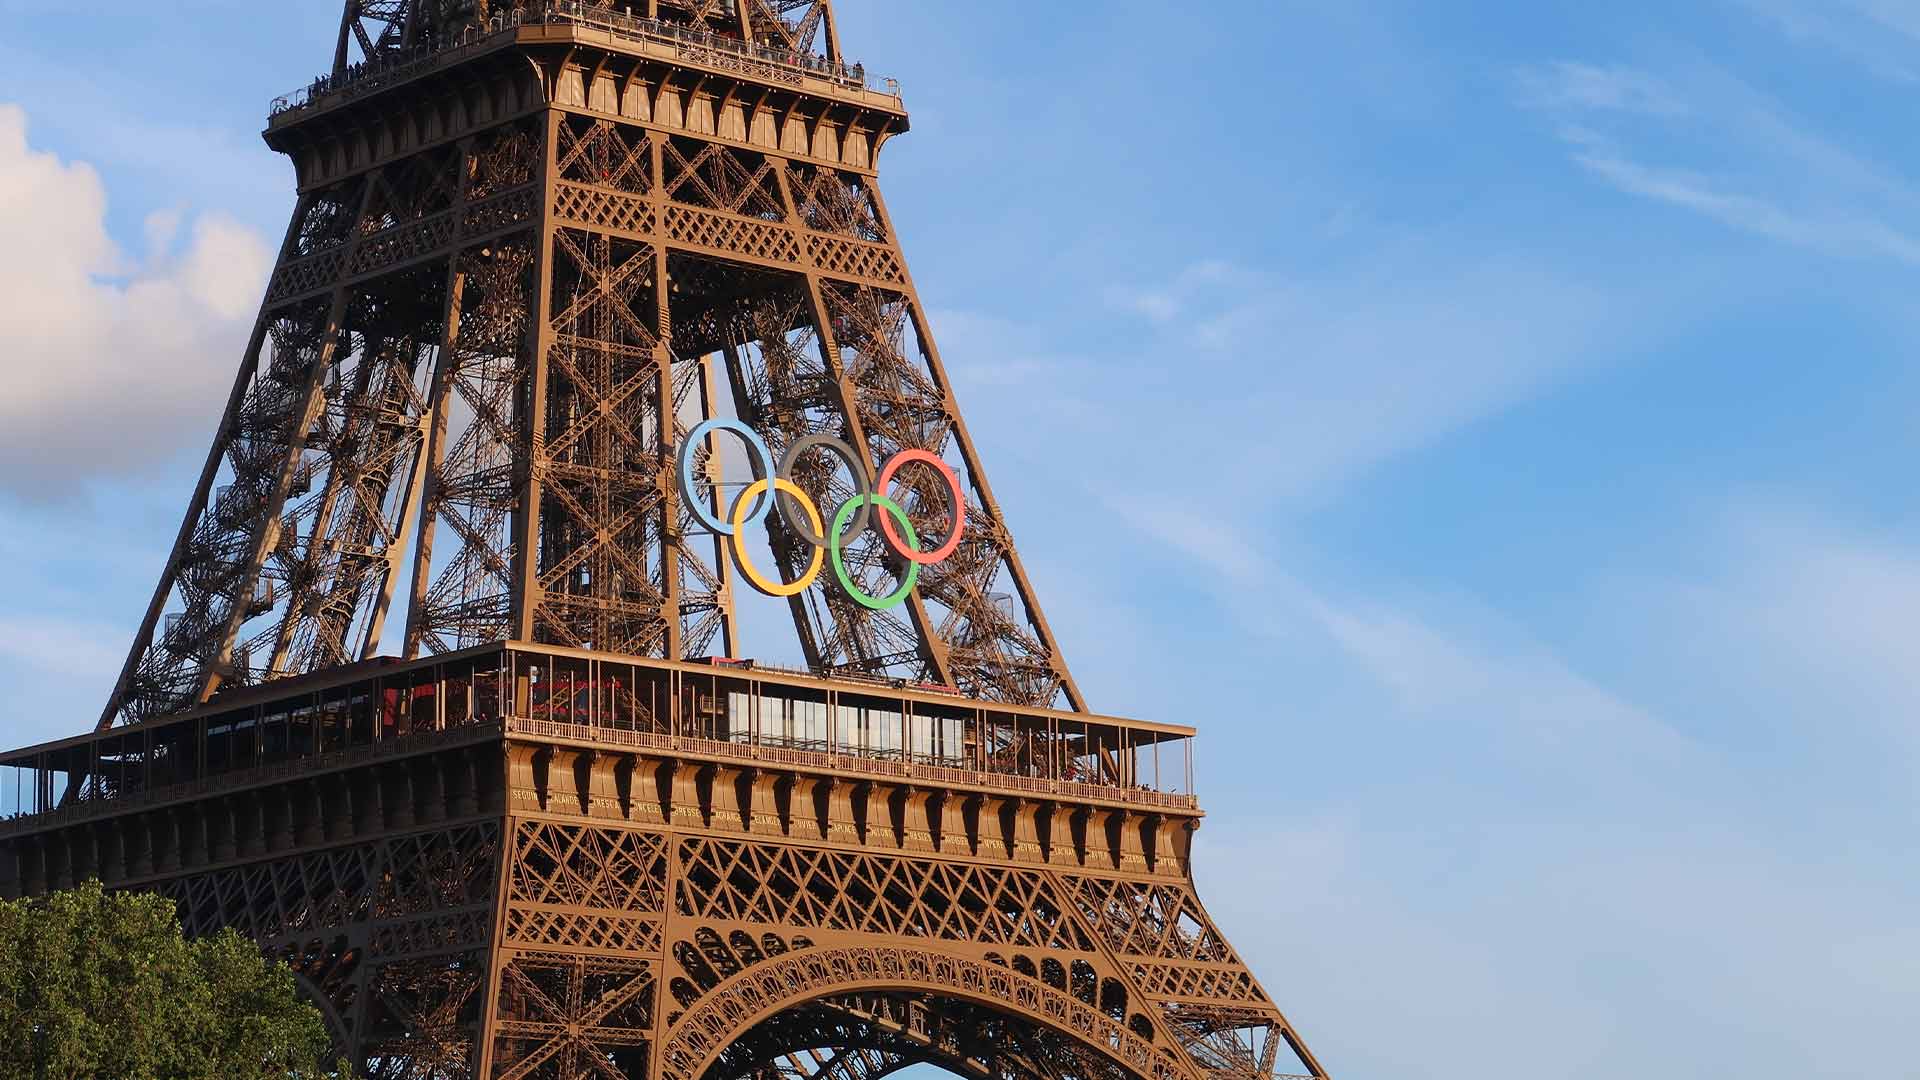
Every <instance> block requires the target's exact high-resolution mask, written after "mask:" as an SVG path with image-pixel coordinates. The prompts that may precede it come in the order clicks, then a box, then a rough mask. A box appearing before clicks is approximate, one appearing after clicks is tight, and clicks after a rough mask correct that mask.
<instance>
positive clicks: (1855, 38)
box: [1732, 0, 1920, 83]
mask: <svg viewBox="0 0 1920 1080" xmlns="http://www.w3.org/2000/svg"><path fill="white" fill-rule="evenodd" d="M1732 2H1733V3H1734V5H1735V6H1736V7H1738V8H1740V9H1743V10H1745V11H1746V12H1748V13H1749V14H1751V15H1753V16H1755V17H1756V18H1758V19H1759V20H1760V21H1761V22H1763V23H1764V24H1766V25H1769V26H1771V27H1773V28H1774V29H1775V30H1777V31H1779V32H1780V33H1781V34H1783V35H1785V36H1786V37H1787V38H1788V39H1789V40H1791V41H1794V42H1796V43H1799V44H1802V45H1805V46H1808V47H1810V48H1816V49H1820V50H1822V51H1825V52H1829V53H1832V54H1833V55H1834V56H1837V57H1839V58H1840V59H1843V60H1846V61H1849V62H1851V63H1853V64H1856V65H1858V66H1860V67H1861V68H1863V69H1865V70H1866V71H1869V72H1871V73H1873V74H1874V75H1876V76H1878V77H1880V78H1883V79H1887V80H1890V81H1893V82H1898V83H1913V82H1920V70H1916V68H1915V66H1914V45H1915V43H1916V42H1920V10H1916V9H1915V8H1914V7H1913V5H1912V4H1910V3H1907V2H1905V0H1732Z"/></svg>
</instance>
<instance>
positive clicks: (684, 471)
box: [680, 420, 774, 536]
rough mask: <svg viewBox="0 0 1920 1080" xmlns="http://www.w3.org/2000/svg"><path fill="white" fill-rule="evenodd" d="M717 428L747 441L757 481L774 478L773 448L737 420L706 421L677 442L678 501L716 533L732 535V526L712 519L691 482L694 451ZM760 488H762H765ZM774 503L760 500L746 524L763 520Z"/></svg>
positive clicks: (705, 502)
mask: <svg viewBox="0 0 1920 1080" xmlns="http://www.w3.org/2000/svg"><path fill="white" fill-rule="evenodd" d="M716 431H731V432H733V433H734V434H735V435H738V436H740V438H741V439H742V440H743V441H745V442H746V444H747V451H748V453H747V456H748V457H750V458H752V459H753V462H754V464H755V465H756V466H758V467H757V468H755V469H754V472H753V475H754V478H755V479H757V480H765V481H769V482H770V481H772V479H773V477H774V472H773V451H771V450H769V449H767V441H766V440H765V439H762V438H761V437H760V433H759V432H757V431H755V430H753V429H752V428H750V427H748V426H747V425H745V424H742V423H740V422H739V421H738V420H708V421H706V422H705V423H703V424H701V425H700V426H699V427H697V428H694V429H693V431H691V432H690V433H688V435H687V441H685V442H683V443H681V444H680V498H681V500H682V501H683V502H685V503H686V505H687V509H689V510H692V511H693V518H694V520H695V521H698V522H699V523H700V524H702V525H705V526H706V527H707V528H709V529H711V530H713V531H714V532H717V533H719V534H720V535H721V536H732V535H734V527H733V526H732V525H729V524H727V523H726V522H724V521H720V520H717V519H715V518H714V516H713V513H712V512H711V511H709V510H708V509H707V500H705V499H703V498H701V497H700V491H699V488H697V487H696V486H695V485H694V475H693V455H694V451H696V450H698V449H699V448H700V447H702V446H705V445H706V442H707V436H708V435H709V434H712V433H713V432H716ZM761 490H762V491H764V490H765V488H762V489H761ZM773 504H774V500H773V499H768V500H766V501H765V502H762V503H761V504H760V506H759V508H758V509H757V510H755V511H754V512H753V515H752V516H751V517H749V518H748V519H747V520H746V524H748V525H758V524H760V523H761V522H762V521H765V520H766V519H767V511H769V510H771V509H773ZM734 516H735V518H736V519H737V518H738V515H734Z"/></svg>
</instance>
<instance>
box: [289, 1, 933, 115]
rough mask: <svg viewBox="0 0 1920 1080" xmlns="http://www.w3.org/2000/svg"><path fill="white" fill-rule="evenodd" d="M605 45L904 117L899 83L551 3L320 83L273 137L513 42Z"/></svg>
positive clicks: (668, 25)
mask: <svg viewBox="0 0 1920 1080" xmlns="http://www.w3.org/2000/svg"><path fill="white" fill-rule="evenodd" d="M547 43H554V44H566V43H581V44H590V45H599V46H601V47H604V48H609V49H612V50H614V51H618V52H625V53H631V54H635V55H639V56H643V57H646V58H649V59H655V60H661V61H665V62H668V63H672V64H675V65H677V66H681V67H686V68H691V69H694V70H704V71H710V72H712V73H714V74H719V75H728V76H734V77H744V78H747V79H749V80H753V81H756V82H765V83H771V84H774V85H776V86H781V87H786V88H790V89H792V90H794V91H796V92H800V93H806V94H812V95H815V96H819V97H826V98H837V99H841V100H851V101H853V102H854V103H856V104H860V105H864V106H867V107H873V108H882V109H887V110H889V111H892V112H896V113H904V111H905V109H904V106H903V104H902V102H901V97H900V84H899V82H898V81H897V80H894V79H882V78H876V77H874V76H870V75H868V74H867V71H866V68H865V67H864V66H863V65H861V64H844V63H836V62H833V61H830V60H828V59H826V58H825V57H820V56H813V55H808V54H805V53H799V52H793V51H788V50H781V49H774V48H770V47H768V46H765V45H761V44H759V43H757V42H751V41H743V40H741V39H740V38H738V37H730V36H728V35H726V34H722V33H715V32H713V31H711V30H706V29H703V28H700V27H694V26H688V25H686V24H683V23H673V22H666V21H663V20H659V19H649V18H645V17H642V16H638V15H631V14H628V13H626V12H624V11H620V10H618V9H615V8H612V7H607V6H603V5H599V4H589V3H582V2H580V0H549V2H548V3H547V4H546V6H545V7H543V8H540V9H537V10H536V9H515V10H512V11H504V12H501V13H499V14H497V15H495V16H494V17H493V18H492V20H491V21H489V22H488V23H487V24H486V25H484V26H473V27H469V28H467V29H466V30H464V31H462V32H461V33H460V34H459V35H458V36H456V37H453V38H452V39H450V40H447V41H442V42H436V43H434V44H433V45H431V46H423V47H421V48H418V49H415V50H413V51H411V52H407V53H400V54H394V55H391V56H387V57H383V58H381V59H378V60H374V61H368V62H364V63H360V64H355V65H353V66H352V67H350V68H348V69H347V71H346V73H345V74H344V75H338V76H336V75H331V74H329V75H322V76H320V77H319V78H317V79H315V80H313V82H312V83H310V84H308V85H307V86H303V87H301V88H300V89H298V90H295V91H293V92H291V93H288V94H283V95H281V96H280V97H278V98H275V99H274V101H273V105H272V108H271V111H270V114H269V116H270V119H269V121H268V126H269V130H271V129H273V128H277V127H281V126H283V125H287V124H292V123H297V122H299V121H301V120H303V119H305V117H306V116H307V115H309V114H311V113H315V112H319V111H321V110H324V109H327V108H330V107H332V106H335V105H339V104H344V103H346V102H348V101H353V100H356V99H359V98H363V97H366V96H368V95H370V94H374V93H377V92H379V91H381V90H384V89H386V88H388V87H391V86H395V85H398V84H400V83H404V82H408V81H410V80H412V79H413V78H415V77H417V76H420V75H423V74H426V73H427V72H429V71H433V70H436V69H438V68H442V67H446V66H450V65H451V64H454V63H457V62H459V61H461V60H465V59H468V58H470V57H473V56H478V55H480V54H482V53H488V52H493V51H495V50H498V49H502V48H506V47H508V46H511V45H514V44H533V45H537V44H547Z"/></svg>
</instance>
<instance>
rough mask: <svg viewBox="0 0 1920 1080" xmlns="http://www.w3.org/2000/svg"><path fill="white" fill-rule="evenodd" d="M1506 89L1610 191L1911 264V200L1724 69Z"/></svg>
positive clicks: (1803, 242) (1571, 76) (1917, 236)
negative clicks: (1550, 124) (1551, 121)
mask: <svg viewBox="0 0 1920 1080" xmlns="http://www.w3.org/2000/svg"><path fill="white" fill-rule="evenodd" d="M1517 79H1518V84H1519V86H1520V91H1519V94H1518V100H1519V101H1520V103H1521V104H1522V105H1524V106H1526V107H1528V108H1532V109H1537V110H1541V111H1543V112H1545V113H1547V114H1549V115H1551V116H1553V117H1554V118H1555V121H1556V123H1555V130H1556V133H1557V135H1558V137H1559V139H1560V140H1561V142H1562V143H1563V144H1564V145H1565V146H1566V148H1567V153H1568V155H1569V157H1570V158H1571V159H1572V160H1573V161H1574V162H1575V163H1576V164H1578V165H1579V166H1580V167H1581V168H1582V169H1584V170H1586V171H1587V172H1588V173H1589V174H1590V175H1592V176H1594V177H1596V178H1597V179H1599V180H1601V181H1602V182H1604V183H1606V184H1607V185H1608V186H1610V187H1612V188H1614V189H1615V190H1617V191H1620V192H1623V193H1625V194H1628V195H1632V196H1634V197H1636V198H1643V199H1648V200H1652V201H1655V202H1658V203H1661V204H1664V205H1667V206H1671V207H1676V208H1679V209H1682V210H1686V211H1689V212H1691V213H1694V214H1698V215H1700V216H1702V217H1705V218H1708V219H1710V220H1712V221H1715V222H1718V223H1719V224H1721V225H1724V226H1727V227H1729V228H1732V229H1736V230H1739V231H1741V232H1745V233H1749V234H1752V235H1755V236H1760V237H1764V238H1766V239H1769V240H1774V241H1777V242H1780V243H1785V244H1790V245H1793V246H1795V247H1799V248H1803V249H1806V250H1810V251H1816V252H1819V253H1822V254H1826V255H1830V256H1836V257H1846V258H1883V259H1892V260H1895V261H1898V262H1901V263H1906V264H1910V265H1911V264H1920V190H1916V189H1915V188H1914V187H1913V186H1912V185H1911V184H1910V183H1908V182H1906V181H1905V180H1903V179H1900V178H1898V177H1897V176H1896V175H1895V174H1894V173H1892V172H1891V171H1890V170H1888V169H1885V168H1883V167H1880V166H1878V165H1876V164H1875V163H1873V162H1871V161H1870V160H1867V159H1865V158H1863V157H1862V156H1860V155H1859V154H1858V153H1855V152H1853V151H1850V150H1848V149H1846V148H1844V147H1842V146H1840V145H1837V144H1836V143H1835V142H1834V141H1833V140H1832V139H1830V138H1828V137H1826V136H1823V135H1822V134H1821V133H1819V132H1818V131H1816V130H1813V129H1811V128H1809V127H1807V126H1806V125H1804V124H1802V123H1799V122H1797V121H1796V120H1795V119H1794V118H1793V117H1792V116H1791V115H1790V114H1789V113H1788V112H1787V111H1786V110H1785V108H1784V107H1782V106H1781V105H1780V104H1779V103H1778V102H1776V101H1774V100H1772V99H1770V98H1769V97H1768V96H1766V95H1764V94H1762V93H1760V92H1759V91H1757V90H1755V89H1754V88H1752V87H1751V86H1749V85H1747V84H1746V83H1744V82H1743V81H1741V80H1739V79H1737V78H1735V77H1734V76H1732V75H1731V74H1729V73H1728V72H1726V71H1724V70H1721V69H1718V68H1715V67H1712V66H1709V65H1694V66H1692V67H1691V68H1688V69H1685V70H1682V71H1680V72H1678V73H1677V74H1676V75H1674V76H1662V75H1656V74H1654V73H1651V72H1646V71H1640V70H1637V69H1634V68H1631V67H1624V66H1612V67H1605V68H1599V67H1592V66H1588V65H1582V64H1572V63H1559V64H1553V65H1548V66H1545V67H1539V68H1530V69H1526V70H1523V71H1521V72H1520V73H1519V74H1518V76H1517Z"/></svg>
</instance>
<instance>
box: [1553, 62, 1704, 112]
mask: <svg viewBox="0 0 1920 1080" xmlns="http://www.w3.org/2000/svg"><path fill="white" fill-rule="evenodd" d="M1520 84H1521V89H1522V92H1523V95H1524V96H1525V97H1526V98H1527V99H1528V100H1530V101H1531V102H1532V103H1533V104H1535V105H1539V106H1542V107H1546V108H1563V107H1568V106H1572V107H1578V108H1586V109H1613V110H1620V111H1624V112H1640V113H1650V114H1653V115H1656V116H1678V115H1680V114H1682V113H1684V112H1686V111H1687V105H1686V103H1685V102H1684V101H1681V100H1680V98H1679V97H1677V96H1676V95H1675V94H1674V93H1673V91H1672V90H1671V89H1669V88H1668V87H1667V85H1666V83H1664V82H1663V81H1661V80H1660V79H1659V78H1657V77H1655V76H1653V75H1651V74H1648V73H1647V72H1644V71H1639V70H1636V69H1634V68H1629V67H1622V66H1606V67H1602V66H1598V65H1594V64H1576V63H1571V62H1565V61H1563V62H1561V63H1557V64H1552V65H1549V66H1547V67H1544V68H1534V69H1529V70H1526V71H1522V72H1521V73H1520Z"/></svg>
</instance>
